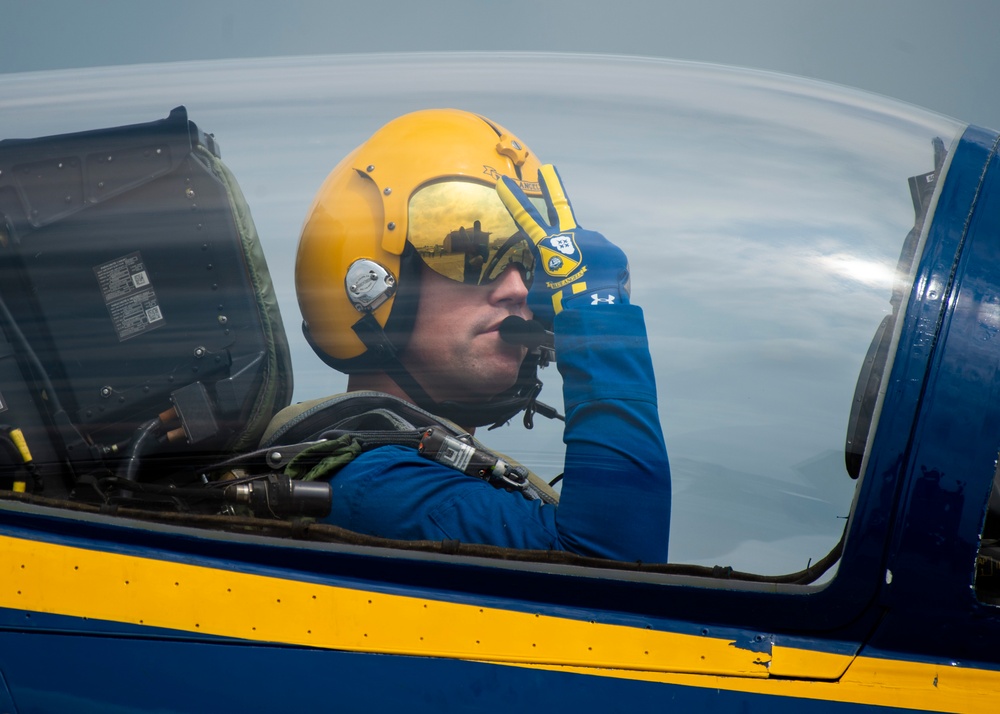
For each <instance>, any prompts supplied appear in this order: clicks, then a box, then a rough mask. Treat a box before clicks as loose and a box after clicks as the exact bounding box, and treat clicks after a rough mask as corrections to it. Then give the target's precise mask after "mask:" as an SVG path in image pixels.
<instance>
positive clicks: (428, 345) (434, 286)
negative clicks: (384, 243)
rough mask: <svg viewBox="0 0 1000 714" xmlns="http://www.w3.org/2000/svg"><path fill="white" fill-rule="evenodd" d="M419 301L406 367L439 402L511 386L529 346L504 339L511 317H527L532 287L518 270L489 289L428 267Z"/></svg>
mask: <svg viewBox="0 0 1000 714" xmlns="http://www.w3.org/2000/svg"><path fill="white" fill-rule="evenodd" d="M420 280H421V283H420V302H419V304H418V309H417V316H416V320H415V322H414V326H413V334H412V335H411V337H410V341H409V344H408V345H407V347H406V349H405V350H404V351H403V353H402V355H401V360H402V362H403V364H404V365H405V366H406V368H407V369H408V370H409V371H410V373H411V374H413V375H414V376H415V377H416V378H417V380H418V381H419V382H420V383H421V384H422V385H423V387H424V389H426V390H427V393H428V394H429V395H430V396H431V398H432V399H434V400H435V401H445V400H449V401H469V400H476V399H483V398H488V397H492V396H494V395H496V394H499V393H500V392H502V391H503V390H505V389H507V388H508V387H510V386H512V385H513V384H514V382H515V381H516V379H517V373H518V369H519V368H520V365H521V361H522V360H523V359H524V356H525V352H526V350H525V348H524V347H520V346H516V345H511V344H508V343H506V342H504V341H503V340H501V339H500V332H499V326H500V323H501V322H502V321H503V320H504V318H506V317H509V316H510V315H517V316H519V317H522V318H525V319H529V318H530V317H531V311H530V310H529V309H528V306H527V296H528V289H527V288H526V287H525V285H524V281H523V280H522V279H521V273H520V272H519V271H518V270H517V268H515V267H513V266H511V267H508V268H507V269H506V270H505V271H504V272H503V273H501V275H500V276H499V277H498V278H497V279H496V280H494V281H493V282H491V283H488V284H486V285H466V284H464V283H460V282H457V281H455V280H451V279H449V278H445V277H442V276H440V275H438V274H437V273H435V272H434V271H433V270H430V269H429V268H427V267H424V268H423V269H422V272H421V276H420Z"/></svg>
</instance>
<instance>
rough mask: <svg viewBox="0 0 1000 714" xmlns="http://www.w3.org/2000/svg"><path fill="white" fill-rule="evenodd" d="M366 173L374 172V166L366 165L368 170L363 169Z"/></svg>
mask: <svg viewBox="0 0 1000 714" xmlns="http://www.w3.org/2000/svg"><path fill="white" fill-rule="evenodd" d="M365 170H366V171H367V172H368V173H371V172H372V171H374V170H375V164H368V168H366V169H365Z"/></svg>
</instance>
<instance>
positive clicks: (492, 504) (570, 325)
mask: <svg viewBox="0 0 1000 714" xmlns="http://www.w3.org/2000/svg"><path fill="white" fill-rule="evenodd" d="M555 326H556V352H557V354H558V358H559V361H558V367H559V371H560V373H561V374H562V376H563V395H564V401H565V405H566V430H565V433H564V435H563V441H564V442H565V443H566V463H565V470H564V474H565V475H564V479H563V488H562V494H561V496H560V502H559V505H558V506H552V505H544V504H542V503H541V502H540V501H528V500H525V499H524V498H523V497H522V496H521V495H519V494H516V493H508V492H506V491H502V490H498V489H495V488H493V487H492V486H490V485H489V484H488V483H486V482H484V481H481V480H479V479H475V478H472V477H469V476H465V475H464V474H461V473H459V472H458V471H455V470H453V469H450V468H447V467H445V466H442V465H440V464H438V463H435V462H433V461H430V460H428V459H425V458H423V457H421V456H419V455H418V454H417V453H416V452H415V451H414V450H412V449H407V448H405V447H399V446H389V447H382V448H380V449H375V450H374V451H370V452H367V453H364V454H362V455H361V456H359V457H358V458H357V459H355V460H354V461H352V462H351V463H350V464H348V465H347V466H345V467H344V468H343V469H342V470H341V471H340V472H339V473H338V474H337V475H336V476H335V477H334V478H333V481H332V484H333V501H334V507H333V511H332V513H331V515H330V516H329V518H328V519H327V520H328V521H329V522H331V523H335V524H337V525H340V526H343V527H345V528H348V529H350V530H354V531H358V532H361V533H369V534H371V535H378V536H383V537H387V538H397V539H402V540H442V539H454V540H460V541H463V542H467V543H486V544H492V545H500V546H506V547H511V548H531V549H542V550H549V549H554V550H568V551H572V552H575V553H580V554H582V555H590V556H598V557H603V558H611V559H615V560H626V561H636V560H641V561H644V562H665V561H666V560H667V540H668V536H669V530H670V470H669V467H668V465H667V453H666V447H665V445H664V441H663V434H662V432H661V430H660V422H659V415H658V413H657V404H656V386H655V383H654V379H653V368H652V362H651V360H650V357H649V347H648V343H647V340H646V330H645V324H644V322H643V318H642V311H641V309H640V308H638V307H636V306H634V305H616V306H613V307H611V306H608V307H602V308H601V309H599V310H587V309H583V310H570V309H567V310H564V311H563V312H561V313H560V314H559V315H558V316H557V317H556V325H555ZM511 456H513V457H515V458H516V456H517V455H516V454H511Z"/></svg>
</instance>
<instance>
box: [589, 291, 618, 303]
mask: <svg viewBox="0 0 1000 714" xmlns="http://www.w3.org/2000/svg"><path fill="white" fill-rule="evenodd" d="M601 303H604V304H605V305H614V304H615V296H614V295H608V296H607V297H601V296H600V295H598V294H597V293H594V294H593V295H591V296H590V304H591V305H600V304H601Z"/></svg>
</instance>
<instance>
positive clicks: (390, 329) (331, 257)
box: [295, 109, 541, 372]
mask: <svg viewBox="0 0 1000 714" xmlns="http://www.w3.org/2000/svg"><path fill="white" fill-rule="evenodd" d="M539 167H540V162H539V161H538V160H537V159H536V158H535V156H534V154H532V153H531V151H529V150H528V147H527V146H526V145H525V144H524V143H523V142H522V141H520V140H519V139H518V138H517V137H515V136H514V135H513V134H511V133H510V132H508V131H507V130H506V129H504V128H503V127H502V126H500V125H499V124H497V123H495V122H493V121H491V120H489V119H486V118H485V117H482V116H479V115H477V114H472V113H470V112H466V111H460V110H457V109H428V110H423V111H417V112H413V113H411V114H406V115H404V116H401V117H399V118H397V119H394V120H392V121H390V122H389V123H388V124H386V125H385V126H383V127H382V128H381V129H379V130H378V131H377V132H375V134H373V135H372V137H371V138H370V139H368V141H366V142H365V143H364V144H362V145H361V146H359V147H358V148H357V149H355V150H354V151H352V152H351V153H350V154H349V155H348V156H347V157H346V158H345V159H344V160H343V161H341V162H340V163H339V164H338V165H337V166H336V167H335V168H334V169H333V171H332V172H331V173H330V175H329V176H328V177H327V178H326V180H325V181H324V183H323V185H322V186H321V187H320V190H319V192H318V194H317V195H316V198H315V200H314V202H313V205H312V208H311V209H310V212H309V215H308V217H307V219H306V222H305V225H304V227H303V229H302V236H301V238H300V240H299V247H298V254H297V257H296V264H295V289H296V294H297V295H298V300H299V307H300V309H301V311H302V316H303V318H304V323H303V330H304V332H305V334H306V337H307V339H308V340H309V343H310V344H311V345H312V347H313V349H314V350H315V351H316V352H317V354H318V355H319V356H320V357H321V358H323V359H324V361H326V362H327V363H328V364H331V365H332V366H334V367H336V368H338V369H341V370H343V371H346V372H351V371H356V370H362V369H365V368H372V367H373V366H376V365H377V363H378V359H377V358H378V357H379V355H375V354H372V352H373V351H378V350H373V347H377V345H378V343H379V342H380V340H388V342H389V345H390V350H392V349H394V350H396V351H398V350H401V349H402V348H403V347H404V346H405V341H406V339H407V338H408V336H409V332H410V330H411V329H412V319H413V313H414V310H415V308H416V297H417V288H418V285H417V282H418V276H419V266H420V263H421V261H422V262H423V263H424V264H426V265H428V266H429V267H431V268H432V269H434V270H436V271H437V272H439V273H441V274H442V275H445V276H446V277H450V278H452V279H455V280H459V281H463V282H485V281H488V280H490V279H491V278H492V277H495V276H496V275H497V274H499V273H500V272H501V271H502V269H503V268H504V267H506V265H507V264H508V263H509V262H517V263H518V264H521V263H527V262H530V260H531V258H530V251H528V250H526V249H525V248H524V246H521V247H517V248H516V249H515V250H512V249H511V246H512V241H513V243H516V237H515V234H516V233H517V227H516V225H515V224H514V222H513V220H512V219H511V218H510V216H509V214H508V213H507V211H506V209H505V208H504V207H503V204H502V203H501V202H500V199H499V197H498V196H497V195H496V192H495V186H496V182H497V180H498V179H499V177H500V176H509V177H511V178H512V179H514V180H516V181H518V183H519V184H520V185H521V187H522V189H524V191H525V192H526V193H527V194H528V195H529V196H532V197H539V196H540V195H541V193H540V190H539V185H538V169H539ZM526 277H527V276H526ZM373 332H374V333H376V334H377V336H376V337H373V336H372V335H373ZM373 358H374V359H373Z"/></svg>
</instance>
